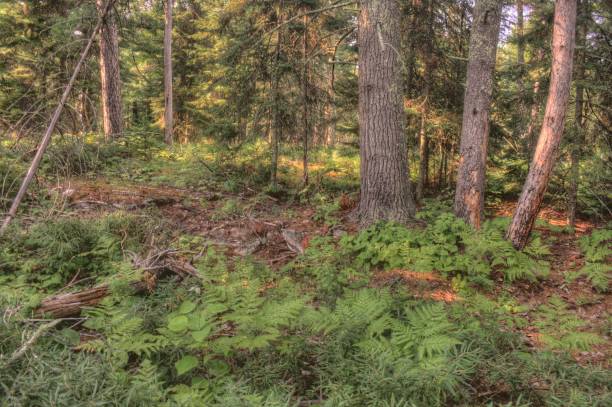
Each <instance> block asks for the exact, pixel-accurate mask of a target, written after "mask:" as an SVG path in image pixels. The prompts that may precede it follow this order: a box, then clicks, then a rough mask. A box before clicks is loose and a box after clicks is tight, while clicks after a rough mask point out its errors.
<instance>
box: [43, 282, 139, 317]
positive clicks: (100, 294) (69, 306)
mask: <svg viewBox="0 0 612 407" xmlns="http://www.w3.org/2000/svg"><path fill="white" fill-rule="evenodd" d="M130 287H132V289H133V290H134V292H135V293H143V292H145V291H147V283H146V282H144V281H135V282H133V283H131V284H130ZM109 294H110V287H109V286H108V284H104V285H99V286H96V287H93V288H88V289H86V290H83V291H77V292H74V293H65V294H59V295H54V296H51V297H47V298H45V299H44V300H42V303H41V304H40V306H39V307H38V308H37V309H36V311H34V315H36V316H37V317H41V316H47V317H51V318H66V317H75V316H78V315H80V314H81V310H82V309H83V308H85V307H94V306H96V305H98V304H99V303H100V301H102V299H103V298H104V297H106V296H107V295H109Z"/></svg>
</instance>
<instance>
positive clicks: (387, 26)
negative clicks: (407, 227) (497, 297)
mask: <svg viewBox="0 0 612 407" xmlns="http://www.w3.org/2000/svg"><path fill="white" fill-rule="evenodd" d="M360 3H361V11H360V14H359V30H358V41H359V137H360V156H361V196H360V203H359V216H360V222H361V225H362V226H367V225H369V224H371V223H374V222H376V221H379V220H392V221H398V222H408V221H409V220H410V219H411V218H412V217H413V215H414V212H415V204H414V197H413V196H412V191H411V186H410V182H409V175H408V152H407V143H406V138H405V134H404V131H405V129H404V121H405V117H404V108H403V95H402V77H401V69H400V68H401V66H400V55H399V53H398V50H399V47H400V36H399V30H400V19H401V13H400V10H399V5H398V2H397V1H395V0H362V1H361V2H360Z"/></svg>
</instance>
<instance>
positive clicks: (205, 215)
mask: <svg viewBox="0 0 612 407" xmlns="http://www.w3.org/2000/svg"><path fill="white" fill-rule="evenodd" d="M55 190H56V191H59V192H61V195H62V196H63V197H64V198H65V199H66V202H65V209H66V210H69V211H71V212H72V211H74V212H75V213H77V214H78V216H79V217H82V218H95V217H100V216H102V215H104V214H106V213H109V212H113V211H117V210H123V211H138V210H141V209H145V208H149V209H150V208H153V209H154V210H156V211H157V212H156V213H158V216H159V217H160V219H161V220H163V221H164V222H165V223H166V224H167V225H168V227H169V228H172V229H173V231H174V233H175V234H177V235H180V234H186V235H190V236H200V237H202V238H204V239H205V240H206V242H208V243H207V244H211V245H213V246H216V247H220V248H222V249H223V250H224V253H225V255H226V256H227V257H228V259H231V258H239V257H244V256H253V257H254V258H255V259H257V260H259V261H262V262H264V263H266V264H267V265H268V266H270V268H271V269H273V270H279V269H281V268H282V267H283V266H284V265H286V264H287V263H289V262H290V261H292V260H293V259H294V258H295V257H296V255H297V254H298V253H299V252H300V251H301V250H302V249H303V248H306V247H308V243H309V240H310V239H312V238H314V237H316V236H333V237H334V238H339V237H340V236H342V235H343V234H345V233H355V232H356V231H357V225H356V224H355V223H354V221H353V220H352V216H351V213H352V210H353V209H354V206H355V201H354V199H352V198H350V197H349V196H348V195H343V196H342V197H341V198H340V199H339V201H340V210H339V211H338V212H337V213H336V214H335V216H334V220H333V222H327V221H326V219H322V217H321V216H317V208H316V206H315V205H313V204H308V203H296V202H285V201H283V200H281V199H277V198H275V197H273V196H270V195H266V194H260V193H257V191H255V190H253V189H251V188H246V189H244V190H243V191H241V192H227V191H205V192H203V191H201V190H200V191H198V190H193V189H186V188H177V187H172V186H160V185H154V184H147V183H143V182H135V183H130V182H113V181H110V180H109V179H108V178H103V177H100V178H96V179H87V178H75V179H72V180H71V181H66V182H65V183H63V184H60V185H56V186H55ZM513 209H514V203H513V202H503V203H500V204H496V205H495V206H493V207H490V208H488V212H489V213H490V214H491V215H492V216H503V217H507V216H511V214H512V211H513ZM540 219H541V220H543V221H544V223H542V222H540V223H539V224H538V225H537V226H536V230H537V231H539V232H540V233H541V235H542V237H543V238H544V239H545V240H546V241H547V242H549V248H550V252H551V255H550V256H549V261H550V266H551V270H550V275H549V276H548V278H546V279H543V280H538V281H537V282H526V281H519V282H516V283H514V284H512V285H504V284H503V279H502V277H501V276H500V277H499V279H498V280H499V284H497V285H496V287H495V289H494V290H493V291H491V292H488V293H486V295H487V296H488V297H490V298H491V299H496V298H499V297H500V296H509V297H510V298H512V299H513V300H515V301H516V302H517V303H518V304H519V307H520V309H521V312H519V315H520V316H521V317H523V318H525V319H526V320H527V321H529V322H530V323H528V324H526V325H525V326H522V327H521V328H520V330H521V332H522V333H523V335H524V337H525V338H526V340H527V342H528V345H529V346H532V347H536V348H537V347H541V346H543V345H542V343H541V341H540V340H539V336H540V334H539V333H538V329H537V328H536V327H535V326H534V325H533V324H532V323H531V322H532V320H533V319H534V317H533V316H532V314H533V313H534V312H535V311H536V310H537V309H538V307H540V306H541V305H543V304H546V303H547V302H548V301H549V300H550V298H552V297H560V298H562V299H563V300H564V301H565V302H566V303H567V304H568V307H569V310H570V311H571V312H572V313H573V314H575V315H576V316H577V317H579V318H580V319H581V320H583V321H588V325H587V331H593V332H600V333H601V332H606V331H607V329H608V327H609V324H610V321H609V315H610V312H611V311H612V296H610V295H607V294H604V293H597V292H595V291H594V290H593V289H592V287H591V285H590V284H588V282H587V281H585V280H584V279H580V278H579V279H575V280H573V281H571V282H568V280H567V279H566V275H567V274H568V273H571V272H574V271H576V270H578V269H580V268H581V267H582V266H583V265H584V259H583V256H582V254H581V252H580V249H579V246H578V239H579V238H580V237H581V236H584V235H587V234H589V233H590V232H591V231H592V230H593V229H594V228H596V227H597V226H598V225H597V224H595V223H593V222H592V221H590V220H588V219H580V220H579V221H578V222H577V225H576V228H575V234H572V233H568V232H567V230H565V229H563V227H564V226H566V220H565V219H566V218H565V214H564V213H562V212H560V211H558V210H555V209H553V208H551V207H545V208H543V209H542V211H541V212H540ZM287 230H288V231H290V232H291V233H292V236H293V238H290V239H289V240H288V239H287V237H286V235H285V233H284V232H285V231H287ZM296 246H297V247H296ZM199 254H200V255H201V253H199ZM195 255H196V256H197V255H198V254H195ZM398 281H401V282H402V283H403V285H404V286H405V289H406V290H411V291H412V294H413V295H414V293H415V292H418V296H420V297H423V298H429V299H433V300H436V301H445V302H453V301H461V298H460V295H459V294H458V293H457V292H456V291H455V290H454V289H453V287H452V285H451V284H450V282H449V281H448V280H447V279H445V278H443V277H442V276H441V275H439V274H437V273H435V272H430V273H422V272H418V273H417V272H413V271H410V270H391V271H380V272H379V273H376V274H375V275H374V277H373V278H372V282H371V285H372V286H384V285H390V284H392V283H396V282H398ZM572 356H573V358H574V359H575V360H576V361H577V362H579V363H581V364H587V363H599V364H602V365H603V366H606V367H607V366H609V364H610V361H611V360H612V344H611V343H610V341H609V340H607V341H605V342H604V343H602V344H597V345H594V346H592V347H591V348H590V350H589V351H575V352H573V353H572Z"/></svg>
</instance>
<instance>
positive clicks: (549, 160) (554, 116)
mask: <svg viewBox="0 0 612 407" xmlns="http://www.w3.org/2000/svg"><path fill="white" fill-rule="evenodd" d="M553 27H554V28H553V36H552V69H551V79H550V88H549V91H548V99H547V100H546V111H545V113H544V121H543V123H542V129H541V131H540V137H539V138H538V144H537V146H536V150H535V153H534V156H533V160H532V162H531V166H530V168H529V174H528V175H527V180H526V181H525V185H523V191H522V192H521V196H520V198H519V200H518V206H517V208H516V211H515V212H514V216H513V217H512V223H511V224H510V227H509V228H508V232H507V238H508V239H509V240H510V242H511V243H512V245H513V246H514V247H515V248H517V249H522V248H523V247H525V244H526V243H527V239H528V238H529V234H530V233H531V229H532V227H533V224H534V222H535V220H536V218H537V216H538V212H539V210H540V205H541V203H542V199H543V198H544V192H545V191H546V187H547V186H548V179H549V177H550V173H551V172H552V169H553V166H554V164H555V161H556V154H557V149H558V147H559V143H560V141H561V136H562V135H563V125H564V119H565V110H566V109H567V102H568V99H569V93H570V84H571V79H572V63H573V55H574V36H575V29H576V0H557V1H556V3H555V17H554V23H553Z"/></svg>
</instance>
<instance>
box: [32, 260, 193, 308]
mask: <svg viewBox="0 0 612 407" xmlns="http://www.w3.org/2000/svg"><path fill="white" fill-rule="evenodd" d="M168 271H169V272H172V273H174V274H177V275H178V276H180V277H186V276H188V275H189V276H198V271H197V269H196V268H195V267H193V266H192V265H191V264H189V263H188V262H185V261H181V260H179V259H175V258H168V259H166V260H165V261H164V263H163V265H160V266H159V267H158V268H157V269H155V270H147V271H145V272H144V273H143V279H142V280H141V281H134V282H132V283H130V288H131V289H132V290H133V292H134V293H135V294H143V293H146V292H151V291H153V290H154V289H155V285H156V282H157V279H158V277H161V275H162V273H163V272H168ZM109 294H110V287H109V285H108V284H103V285H99V286H96V287H92V288H88V289H85V290H82V291H77V292H74V293H65V294H59V295H54V296H51V297H47V298H45V299H44V300H43V301H42V303H41V304H40V306H39V307H38V308H37V309H36V311H35V312H34V314H35V315H36V316H48V317H51V318H66V317H74V316H78V315H80V313H81V310H82V309H83V308H85V307H94V306H96V305H97V304H99V303H100V301H102V299H104V297H106V296H108V295H109Z"/></svg>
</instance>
